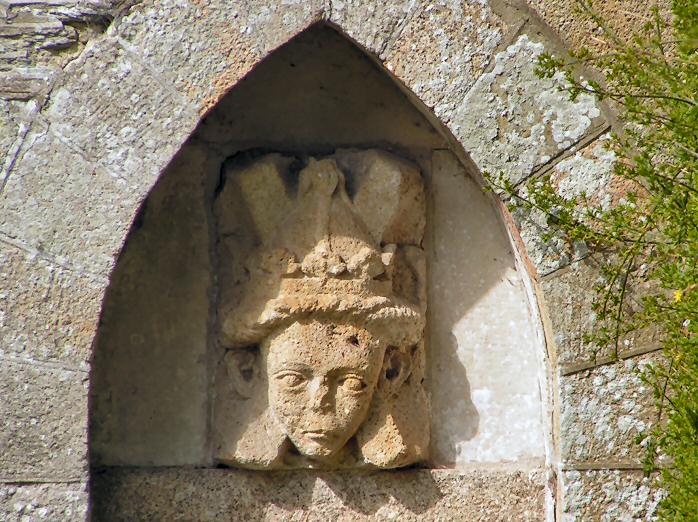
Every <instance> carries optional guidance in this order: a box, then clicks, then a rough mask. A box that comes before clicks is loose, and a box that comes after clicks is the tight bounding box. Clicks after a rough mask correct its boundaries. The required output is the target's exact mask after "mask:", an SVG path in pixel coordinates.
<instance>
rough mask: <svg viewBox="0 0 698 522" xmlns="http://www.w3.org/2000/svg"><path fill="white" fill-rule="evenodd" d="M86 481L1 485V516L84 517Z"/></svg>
mask: <svg viewBox="0 0 698 522" xmlns="http://www.w3.org/2000/svg"><path fill="white" fill-rule="evenodd" d="M87 505H88V492H87V484H86V483H84V482H83V483H80V482H75V483H57V484H50V483H49V484H22V485H18V484H0V518H2V520H7V521H8V522H9V521H15V520H16V521H25V520H32V521H33V520H84V519H85V518H86V517H87Z"/></svg>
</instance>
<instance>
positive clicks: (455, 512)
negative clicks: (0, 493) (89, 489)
mask: <svg viewBox="0 0 698 522" xmlns="http://www.w3.org/2000/svg"><path fill="white" fill-rule="evenodd" d="M94 487H95V490H96V491H97V494H96V495H95V497H96V498H97V499H99V500H98V503H97V505H95V506H94V511H95V512H96V513H103V515H102V516H101V518H99V519H98V520H134V519H137V520H143V519H149V518H153V517H155V518H158V517H162V518H165V519H167V520H186V519H191V518H195V519H201V518H214V519H215V518H223V519H225V518H230V516H231V514H244V516H245V517H246V518H249V519H250V520H294V521H295V520H308V521H318V522H319V521H322V520H333V519H336V520H408V521H415V522H416V521H421V520H451V519H453V518H455V519H461V520H473V521H483V522H484V521H488V522H489V521H497V522H498V521H502V522H504V521H508V520H511V519H512V514H514V515H513V516H515V517H516V520H522V521H531V522H533V521H535V522H539V521H541V520H545V516H546V515H545V507H544V497H545V478H544V476H543V474H542V473H540V472H531V473H526V472H521V471H514V472H497V471H470V472H457V471H452V470H420V469H413V470H400V471H398V472H385V471H378V472H372V473H362V472H357V471H344V472H332V473H329V472H324V473H322V472H320V473H319V472H310V471H307V470H301V471H293V472H288V471H286V472H275V473H258V472H251V471H243V470H186V469H171V470H128V469H124V470H118V469H111V470H108V471H106V472H104V473H97V474H96V475H95V476H94Z"/></svg>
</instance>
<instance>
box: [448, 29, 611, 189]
mask: <svg viewBox="0 0 698 522" xmlns="http://www.w3.org/2000/svg"><path fill="white" fill-rule="evenodd" d="M544 50H545V47H544V45H543V44H542V43H537V42H533V41H531V40H530V39H529V38H528V36H527V35H522V36H520V37H519V38H518V40H517V41H516V42H515V43H513V44H512V45H510V46H509V47H508V48H507V49H505V50H504V51H502V52H500V53H499V54H497V55H496V56H495V58H494V60H495V64H494V68H493V70H492V71H491V72H488V73H486V74H483V75H482V76H481V77H480V78H479V79H478V81H477V82H476V83H475V85H474V86H473V88H472V89H471V90H470V91H469V92H468V94H467V96H466V97H465V98H464V99H463V101H462V103H461V104H460V105H459V106H458V108H457V109H456V110H455V111H454V114H453V117H452V118H451V120H450V121H449V126H450V128H451V130H452V131H453V133H454V134H455V135H456V136H457V137H458V138H459V139H461V141H462V143H463V145H464V147H465V148H466V150H467V151H468V152H469V153H470V155H471V157H472V158H473V160H474V161H475V163H476V164H477V165H478V166H479V167H480V169H481V170H482V171H486V172H489V173H491V174H497V173H499V172H504V173H505V174H506V175H507V177H508V178H509V179H510V180H511V181H512V182H515V183H516V182H519V181H521V180H522V179H524V178H526V177H527V176H529V175H530V174H531V173H532V172H533V171H534V170H535V169H536V168H537V167H540V166H542V165H543V164H544V163H545V162H547V161H549V160H550V158H551V157H553V156H554V155H556V154H558V153H559V152H560V151H562V150H564V149H566V148H568V147H571V146H572V145H573V144H574V143H576V142H577V141H579V139H581V138H582V137H583V136H584V134H585V133H586V132H587V131H588V130H589V129H590V128H591V127H592V124H593V123H594V120H595V119H596V118H597V117H599V116H600V111H599V109H598V107H597V105H596V101H595V100H594V99H593V97H591V96H586V95H584V96H579V97H578V98H577V100H575V101H570V100H569V97H568V95H567V93H566V92H563V91H561V90H560V89H561V88H562V87H564V79H563V78H562V77H561V76H555V77H554V78H552V79H542V78H539V77H538V76H536V74H535V67H536V64H537V60H538V57H539V56H540V55H541V53H543V52H544Z"/></svg>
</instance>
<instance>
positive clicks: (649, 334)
mask: <svg viewBox="0 0 698 522" xmlns="http://www.w3.org/2000/svg"><path fill="white" fill-rule="evenodd" d="M604 281H605V278H604V275H603V273H602V271H601V266H600V261H599V260H598V259H597V258H596V257H595V256H588V257H585V258H584V259H582V260H580V261H578V262H575V263H572V264H571V265H569V267H567V268H564V269H562V270H560V271H558V272H555V273H554V274H551V275H550V276H549V277H547V278H545V279H543V281H542V282H541V286H542V287H543V289H544V291H545V301H546V304H547V310H548V314H549V317H550V320H551V322H552V325H553V329H554V332H555V344H556V346H557V349H558V363H559V364H560V367H561V370H562V371H563V372H566V371H568V370H570V371H571V370H573V369H575V368H579V367H583V366H584V365H592V366H593V364H594V361H596V360H598V361H600V362H601V361H604V362H605V361H606V359H607V358H609V357H611V356H612V355H613V352H614V351H615V346H612V345H609V346H606V347H604V348H602V349H599V348H598V347H596V346H594V345H593V344H591V343H589V342H586V341H585V339H584V337H585V335H589V334H592V333H593V332H594V330H595V328H598V326H599V325H598V323H597V320H596V314H595V312H594V310H593V309H592V303H593V300H594V294H593V293H591V292H589V289H590V288H594V287H595V286H596V285H599V284H602V283H604ZM633 282H634V283H635V284H633V285H631V286H630V287H629V288H628V290H627V292H628V293H627V297H626V299H625V301H626V304H627V306H628V311H629V310H632V309H633V308H635V307H637V306H638V300H639V298H640V296H641V295H642V290H643V287H642V285H641V284H640V283H639V282H637V280H634V281H633ZM658 347H659V339H658V337H657V331H656V329H655V328H651V327H648V328H643V329H640V330H638V331H635V332H632V333H631V334H625V335H623V336H622V337H621V339H620V341H619V344H618V355H620V356H621V357H628V356H631V355H638V354H639V353H640V352H643V351H649V350H652V349H656V348H658Z"/></svg>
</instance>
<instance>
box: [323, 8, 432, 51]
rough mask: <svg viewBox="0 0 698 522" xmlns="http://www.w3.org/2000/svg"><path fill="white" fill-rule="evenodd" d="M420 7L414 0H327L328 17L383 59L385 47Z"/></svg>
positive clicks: (348, 34)
mask: <svg viewBox="0 0 698 522" xmlns="http://www.w3.org/2000/svg"><path fill="white" fill-rule="evenodd" d="M421 6H422V3H421V2H418V1H415V0H396V1H393V2H367V1H366V0H330V12H329V17H328V19H329V21H331V22H332V23H334V24H336V25H337V26H338V27H339V28H340V29H341V30H342V31H344V32H345V33H346V34H347V36H349V37H350V38H352V39H353V40H355V41H356V42H359V43H360V44H361V45H362V46H363V47H364V49H366V50H367V51H369V52H371V53H373V54H374V55H375V56H378V57H379V58H381V59H385V51H386V49H387V48H388V47H389V46H390V44H391V43H392V41H393V40H394V39H395V38H396V37H398V36H399V35H400V33H401V31H402V29H403V27H404V26H405V24H407V22H408V21H409V20H410V18H411V17H412V16H413V15H414V13H415V12H416V11H417V10H419V9H420V7H421Z"/></svg>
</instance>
